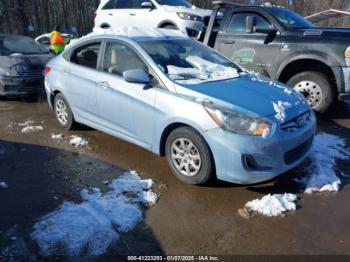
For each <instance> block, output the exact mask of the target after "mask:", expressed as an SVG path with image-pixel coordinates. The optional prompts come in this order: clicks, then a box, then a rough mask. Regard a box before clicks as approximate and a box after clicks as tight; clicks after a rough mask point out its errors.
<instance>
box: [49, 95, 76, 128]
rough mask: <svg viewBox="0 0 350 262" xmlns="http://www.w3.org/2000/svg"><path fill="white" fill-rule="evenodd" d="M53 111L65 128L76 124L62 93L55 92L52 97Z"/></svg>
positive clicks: (73, 126)
mask: <svg viewBox="0 0 350 262" xmlns="http://www.w3.org/2000/svg"><path fill="white" fill-rule="evenodd" d="M53 107H54V112H55V116H56V119H57V121H58V123H59V124H60V125H61V126H62V127H63V128H65V129H67V130H72V129H74V128H75V126H76V122H75V120H74V116H73V113H72V110H71V108H70V106H69V104H68V102H67V100H66V98H65V97H64V96H63V95H62V94H57V95H56V96H55V99H54V106H53Z"/></svg>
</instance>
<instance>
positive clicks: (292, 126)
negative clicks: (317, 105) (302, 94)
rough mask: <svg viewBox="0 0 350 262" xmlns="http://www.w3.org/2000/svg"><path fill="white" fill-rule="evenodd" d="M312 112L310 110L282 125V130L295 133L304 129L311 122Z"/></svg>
mask: <svg viewBox="0 0 350 262" xmlns="http://www.w3.org/2000/svg"><path fill="white" fill-rule="evenodd" d="M311 119H312V117H311V112H310V111H309V110H308V111H306V112H305V113H303V114H301V115H298V116H297V117H294V118H293V119H291V120H289V121H288V122H286V123H283V124H282V125H281V129H282V130H283V131H286V132H293V131H295V130H296V129H299V128H302V127H304V126H305V125H307V124H309V123H310V121H311Z"/></svg>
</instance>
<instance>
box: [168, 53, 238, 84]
mask: <svg viewBox="0 0 350 262" xmlns="http://www.w3.org/2000/svg"><path fill="white" fill-rule="evenodd" d="M186 61H187V62H188V63H190V64H191V65H192V66H194V68H182V67H177V66H172V65H168V66H167V68H168V74H169V76H170V78H172V79H173V80H175V81H177V82H179V83H183V84H199V83H202V82H203V81H217V80H225V79H231V78H237V77H239V74H238V71H237V69H235V68H232V67H227V66H223V65H219V64H215V63H212V62H210V61H207V60H204V59H202V58H200V57H198V56H189V57H187V58H186ZM179 77H180V79H179ZM181 77H182V79H181ZM188 77H190V79H188ZM193 78H195V79H193Z"/></svg>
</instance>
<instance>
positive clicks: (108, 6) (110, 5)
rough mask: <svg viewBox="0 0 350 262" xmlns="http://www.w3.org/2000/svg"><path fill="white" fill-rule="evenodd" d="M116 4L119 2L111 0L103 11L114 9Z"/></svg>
mask: <svg viewBox="0 0 350 262" xmlns="http://www.w3.org/2000/svg"><path fill="white" fill-rule="evenodd" d="M116 2H117V1H116V0H110V1H108V2H107V4H105V5H104V7H103V8H102V9H103V10H108V9H114V8H115V4H116Z"/></svg>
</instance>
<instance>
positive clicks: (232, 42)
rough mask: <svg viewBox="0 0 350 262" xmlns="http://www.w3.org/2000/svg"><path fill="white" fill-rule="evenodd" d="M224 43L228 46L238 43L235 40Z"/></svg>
mask: <svg viewBox="0 0 350 262" xmlns="http://www.w3.org/2000/svg"><path fill="white" fill-rule="evenodd" d="M223 42H224V44H226V45H230V44H234V43H236V41H235V40H224V41H223Z"/></svg>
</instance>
